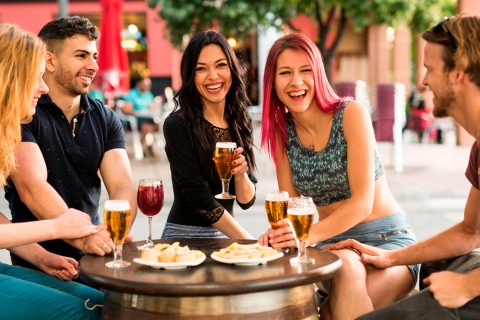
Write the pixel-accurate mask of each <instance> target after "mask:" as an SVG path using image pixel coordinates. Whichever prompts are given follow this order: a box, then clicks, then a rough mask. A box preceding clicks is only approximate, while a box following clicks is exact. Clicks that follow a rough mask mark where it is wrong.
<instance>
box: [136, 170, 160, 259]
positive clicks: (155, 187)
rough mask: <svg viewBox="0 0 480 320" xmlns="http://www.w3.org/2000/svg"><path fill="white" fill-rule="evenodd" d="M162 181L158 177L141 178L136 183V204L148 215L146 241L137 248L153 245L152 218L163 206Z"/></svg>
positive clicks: (141, 248)
mask: <svg viewBox="0 0 480 320" xmlns="http://www.w3.org/2000/svg"><path fill="white" fill-rule="evenodd" d="M163 198H164V193H163V183H162V180H160V179H141V180H140V182H139V183H138V192H137V204H138V208H139V209H140V211H141V212H142V213H143V214H144V215H146V216H147V217H148V237H147V242H146V243H145V244H143V245H141V246H138V249H139V250H143V249H147V248H151V247H153V241H152V218H153V216H155V215H157V214H158V213H159V212H160V210H162V207H163Z"/></svg>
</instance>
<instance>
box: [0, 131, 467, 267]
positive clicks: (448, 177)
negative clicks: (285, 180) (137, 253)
mask: <svg viewBox="0 0 480 320" xmlns="http://www.w3.org/2000/svg"><path fill="white" fill-rule="evenodd" d="M256 141H259V139H256ZM128 147H129V146H128ZM378 147H379V152H380V156H381V158H382V161H383V164H384V166H385V168H386V174H387V178H388V181H389V185H390V189H391V191H392V193H393V194H394V196H395V197H396V199H397V201H398V202H399V203H400V205H401V206H402V207H403V209H404V210H405V212H407V214H408V217H409V220H410V222H411V224H412V225H413V227H414V229H415V231H416V233H417V236H418V238H419V239H424V238H426V237H428V236H431V235H433V234H435V233H437V232H439V231H440V230H443V229H444V228H446V227H448V226H450V225H452V224H453V223H455V222H457V221H459V220H461V219H462V215H463V208H464V205H465V201H466V198H467V195H468V191H469V189H470V184H469V182H468V180H467V179H466V178H465V174H464V172H465V167H466V165H467V163H468V155H469V151H470V147H468V146H452V145H436V144H404V145H403V162H404V169H403V172H401V173H396V172H394V170H393V160H392V159H393V157H392V153H393V147H392V144H390V143H379V146H378ZM257 159H258V160H257V161H258V168H259V172H258V178H259V182H258V185H257V201H256V204H255V205H254V206H253V207H252V208H250V209H249V210H247V211H243V210H241V209H240V208H239V207H237V208H235V216H236V218H237V219H238V220H239V221H240V223H241V224H242V225H243V226H244V227H245V228H246V229H247V230H249V231H250V233H252V234H253V235H254V236H255V237H258V236H259V235H260V234H262V233H263V232H264V231H265V230H266V228H267V227H268V223H267V220H266V217H265V213H264V208H263V203H264V200H265V193H266V192H267V191H268V190H271V189H276V186H277V185H276V180H275V172H274V169H273V166H272V164H271V163H270V161H269V159H268V157H267V156H266V155H265V154H264V153H263V152H262V153H260V152H259V153H258V155H257ZM131 165H132V170H133V175H134V179H135V181H136V182H138V180H139V179H141V178H144V177H145V178H148V177H158V178H161V179H162V180H163V182H164V187H165V205H164V208H163V209H162V211H161V213H160V214H159V215H157V216H156V217H154V218H153V223H154V224H153V237H154V238H159V237H160V236H161V233H162V229H163V225H164V223H165V219H166V216H167V214H168V212H169V209H170V207H171V204H172V200H173V193H172V188H171V178H170V170H169V165H168V162H167V160H166V157H165V155H164V153H162V154H161V157H160V160H159V159H151V158H146V159H143V160H139V161H135V160H132V162H131ZM2 198H3V196H2ZM105 199H106V194H105V192H104V193H103V198H102V203H103V201H104V200H105ZM0 210H1V211H2V212H3V213H5V214H6V215H7V216H8V215H9V211H8V206H7V204H6V201H5V200H3V201H0ZM132 235H133V236H134V237H135V239H137V240H141V239H145V238H146V235H147V218H146V217H145V216H143V215H142V214H141V213H140V212H139V213H138V215H137V219H136V221H135V223H134V225H133V228H132ZM9 261H10V260H9V256H8V253H7V251H6V250H1V251H0V262H9Z"/></svg>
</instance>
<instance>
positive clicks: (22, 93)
mask: <svg viewBox="0 0 480 320" xmlns="http://www.w3.org/2000/svg"><path fill="white" fill-rule="evenodd" d="M45 52H46V47H45V43H44V42H43V41H42V40H40V38H38V37H37V36H36V35H35V34H33V33H31V32H28V31H25V30H23V29H21V28H20V27H18V26H15V25H12V24H9V23H5V24H0V83H1V84H2V85H1V86H0V184H3V185H5V183H6V180H7V177H8V176H9V175H10V173H11V172H12V171H13V170H14V169H15V158H14V154H13V152H14V151H15V149H16V148H17V147H18V145H19V144H20V142H21V140H22V137H21V127H20V125H21V124H22V123H27V122H29V121H31V119H32V98H33V95H34V92H33V91H34V90H35V87H36V84H37V81H38V77H39V75H40V66H41V62H42V59H45Z"/></svg>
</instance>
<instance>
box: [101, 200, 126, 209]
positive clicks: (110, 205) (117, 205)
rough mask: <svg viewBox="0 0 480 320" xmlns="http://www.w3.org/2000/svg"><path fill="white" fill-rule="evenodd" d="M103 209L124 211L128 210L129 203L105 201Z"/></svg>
mask: <svg viewBox="0 0 480 320" xmlns="http://www.w3.org/2000/svg"><path fill="white" fill-rule="evenodd" d="M103 208H104V210H108V211H126V210H130V203H129V202H128V201H127V200H107V201H105V205H104V207H103Z"/></svg>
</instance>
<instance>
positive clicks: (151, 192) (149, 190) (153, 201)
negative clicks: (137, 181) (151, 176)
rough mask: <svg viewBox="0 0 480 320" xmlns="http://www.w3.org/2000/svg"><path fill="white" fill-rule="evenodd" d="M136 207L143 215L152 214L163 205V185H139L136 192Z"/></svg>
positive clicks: (158, 210)
mask: <svg viewBox="0 0 480 320" xmlns="http://www.w3.org/2000/svg"><path fill="white" fill-rule="evenodd" d="M137 204H138V208H139V209H140V211H142V213H143V214H144V215H147V216H154V215H156V214H158V213H159V212H160V210H161V209H162V207H163V185H161V184H155V183H154V184H150V185H139V186H138V192H137Z"/></svg>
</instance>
